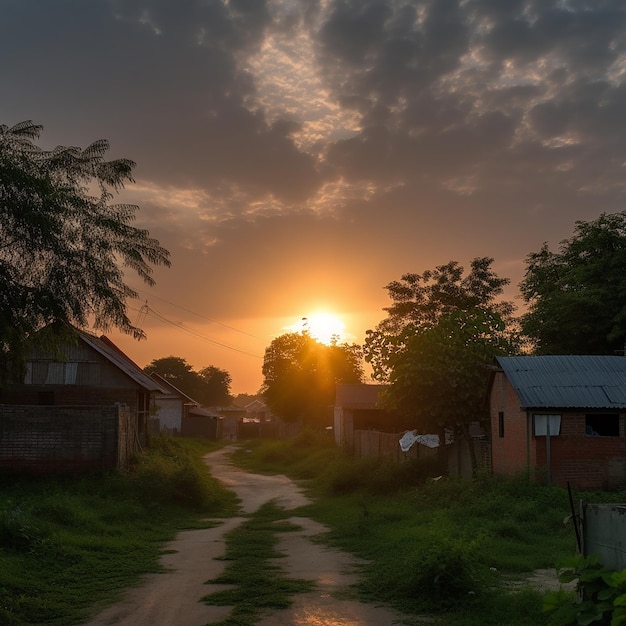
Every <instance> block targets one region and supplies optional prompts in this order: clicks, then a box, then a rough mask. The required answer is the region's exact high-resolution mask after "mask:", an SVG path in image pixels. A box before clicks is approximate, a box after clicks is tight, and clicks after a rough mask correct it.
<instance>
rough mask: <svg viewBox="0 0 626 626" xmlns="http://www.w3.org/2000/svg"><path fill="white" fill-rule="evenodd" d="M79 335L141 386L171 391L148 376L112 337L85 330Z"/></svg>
mask: <svg viewBox="0 0 626 626" xmlns="http://www.w3.org/2000/svg"><path fill="white" fill-rule="evenodd" d="M77 332H78V336H79V337H80V338H81V339H82V340H83V341H84V342H85V343H86V344H87V345H89V346H91V347H92V348H93V349H94V350H95V351H96V352H99V353H100V354H101V355H102V356H103V357H104V358H105V359H107V360H108V361H109V362H111V363H112V364H113V365H115V366H116V367H117V368H118V369H119V370H121V371H122V372H124V374H126V375H127V376H128V377H130V378H131V379H132V380H133V381H135V382H136V383H137V384H138V385H139V386H140V387H143V388H144V389H145V390H146V391H155V392H157V393H169V392H168V390H167V389H166V388H165V387H164V386H163V385H160V384H159V383H158V382H157V381H156V380H154V379H153V378H151V377H150V376H148V374H146V373H145V372H144V371H143V370H142V369H141V368H140V367H139V365H137V364H136V363H135V362H134V361H133V360H131V359H130V357H128V356H127V355H126V354H125V353H124V352H122V351H121V350H120V349H119V348H118V347H117V346H116V345H115V344H114V343H113V342H112V341H111V340H110V339H108V338H107V337H105V336H104V335H102V336H101V337H96V336H95V335H91V334H90V333H87V332H85V331H83V330H78V331H77Z"/></svg>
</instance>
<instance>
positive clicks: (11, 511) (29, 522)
mask: <svg viewBox="0 0 626 626" xmlns="http://www.w3.org/2000/svg"><path fill="white" fill-rule="evenodd" d="M45 536H46V533H45V532H44V530H43V529H42V528H41V527H40V526H39V525H37V524H36V523H35V520H34V519H33V518H32V516H31V515H29V513H27V512H26V511H23V510H22V509H20V508H19V507H14V508H4V509H0V547H2V548H4V549H5V550H10V551H14V552H33V551H35V550H36V548H37V547H39V546H40V545H41V544H42V543H43V541H44V539H45Z"/></svg>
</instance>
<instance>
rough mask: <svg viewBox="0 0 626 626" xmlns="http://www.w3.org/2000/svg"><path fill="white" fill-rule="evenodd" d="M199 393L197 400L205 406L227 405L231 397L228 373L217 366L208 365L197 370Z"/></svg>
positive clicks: (230, 381) (230, 380)
mask: <svg viewBox="0 0 626 626" xmlns="http://www.w3.org/2000/svg"><path fill="white" fill-rule="evenodd" d="M198 375H199V376H200V389H201V391H200V394H199V396H198V400H199V401H200V402H202V404H204V405H205V406H227V405H229V404H230V403H231V402H232V400H233V397H232V396H231V394H230V385H231V383H232V379H231V376H230V374H229V373H228V372H227V371H226V370H223V369H220V368H219V367H215V366H214V365H208V366H207V367H203V368H202V369H201V370H200V371H199V372H198Z"/></svg>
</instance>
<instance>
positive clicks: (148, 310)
mask: <svg viewBox="0 0 626 626" xmlns="http://www.w3.org/2000/svg"><path fill="white" fill-rule="evenodd" d="M129 308H131V310H133V311H136V312H137V313H139V314H140V315H141V314H144V317H145V315H147V314H152V315H153V316H154V317H156V318H157V319H158V320H160V321H161V322H164V323H166V324H170V325H171V326H174V327H175V328H178V329H179V330H182V331H184V332H186V333H187V334H189V335H192V336H194V337H196V338H198V339H200V340H202V341H205V342H207V343H210V344H213V345H216V346H219V347H220V348H225V349H226V350H232V351H234V352H239V353H241V354H245V355H247V356H251V357H254V358H256V359H262V358H263V357H262V356H260V355H258V354H253V353H252V352H248V351H246V350H242V349H241V348H237V347H235V346H230V345H228V344H226V343H222V342H221V341H217V340H216V339H211V338H210V337H206V336H204V335H202V334H200V333H198V332H196V331H194V330H191V329H190V328H187V327H186V326H184V325H183V323H182V322H175V321H173V320H171V319H169V318H167V317H166V316H165V315H163V314H162V313H160V312H159V311H157V310H156V309H155V308H154V307H152V306H150V305H148V303H147V302H146V303H145V304H143V305H142V306H141V308H140V309H134V308H132V307H129Z"/></svg>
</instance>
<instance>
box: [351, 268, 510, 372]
mask: <svg viewBox="0 0 626 626" xmlns="http://www.w3.org/2000/svg"><path fill="white" fill-rule="evenodd" d="M492 263H493V259H492V258H490V257H480V258H476V259H474V260H472V262H471V264H470V271H469V273H468V274H467V275H465V276H464V275H463V273H464V268H463V266H461V265H460V264H459V263H458V262H457V261H450V262H449V263H446V264H445V265H439V266H437V267H435V269H434V270H426V271H424V272H423V273H422V274H404V275H403V276H402V278H401V279H400V280H399V281H393V282H391V283H389V284H388V285H387V287H386V289H387V291H388V292H389V297H390V298H391V300H392V304H391V306H389V307H386V308H385V309H384V310H385V311H387V317H386V318H385V319H384V320H383V321H382V322H380V323H379V324H378V325H377V327H376V329H374V330H368V331H367V336H366V339H365V345H364V346H363V351H364V354H365V360H366V361H367V362H369V363H370V364H371V365H372V369H373V376H374V378H375V379H376V380H378V381H380V382H386V381H387V379H388V377H389V374H390V362H391V361H390V360H391V359H392V358H393V356H394V353H395V352H396V351H398V350H402V348H403V343H404V339H405V337H410V336H412V335H414V334H418V333H420V332H421V331H422V330H423V329H425V328H431V327H432V326H434V325H436V324H437V322H438V321H439V319H441V318H442V317H445V316H447V315H450V314H451V313H455V312H457V311H469V310H472V309H480V310H482V311H485V312H486V313H489V314H492V313H493V314H496V315H498V316H499V317H500V318H501V319H502V320H503V321H504V322H505V326H504V328H503V329H502V330H499V331H497V332H499V333H503V334H504V335H506V336H507V340H508V341H509V343H513V342H514V341H515V337H516V335H515V330H516V329H515V324H514V320H513V316H512V314H513V311H514V306H513V304H512V303H511V302H508V301H505V300H500V299H499V298H500V296H501V295H502V292H503V289H504V287H505V286H506V285H508V284H509V282H510V281H509V279H508V278H500V277H499V276H498V275H497V274H496V273H495V272H494V271H493V269H492V268H491V265H492Z"/></svg>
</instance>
